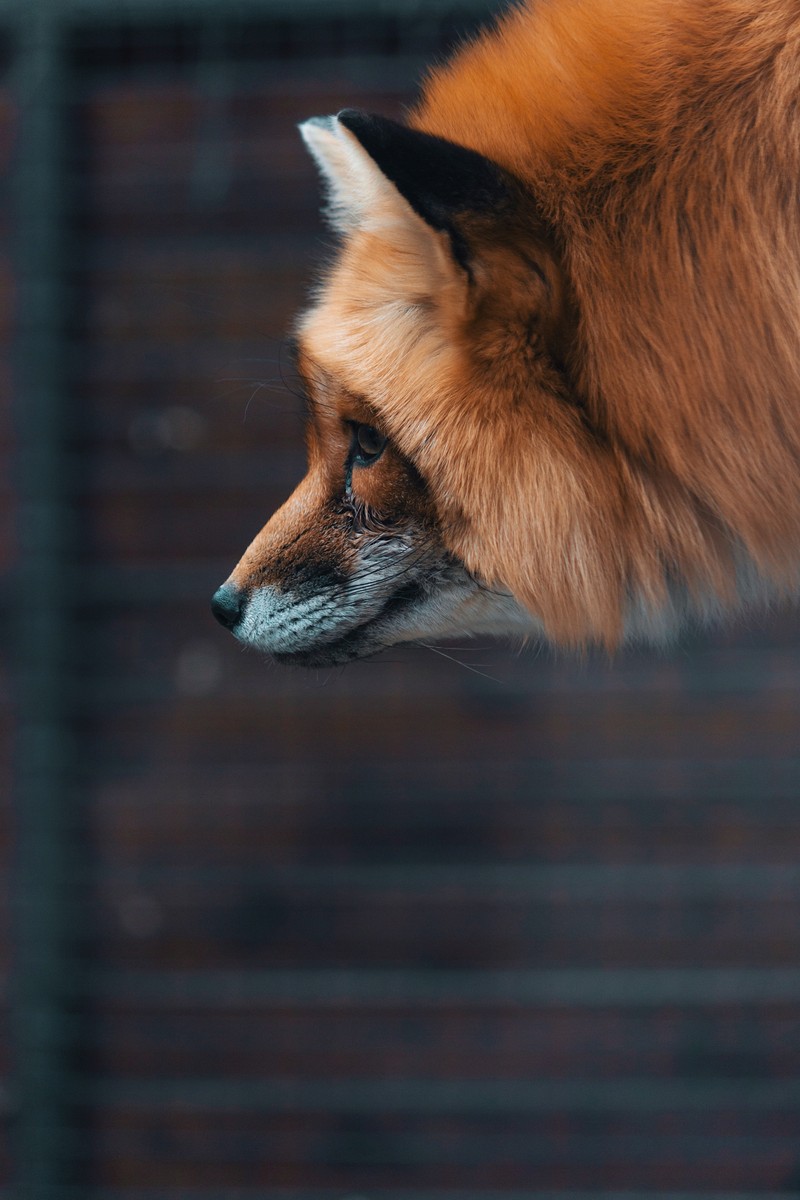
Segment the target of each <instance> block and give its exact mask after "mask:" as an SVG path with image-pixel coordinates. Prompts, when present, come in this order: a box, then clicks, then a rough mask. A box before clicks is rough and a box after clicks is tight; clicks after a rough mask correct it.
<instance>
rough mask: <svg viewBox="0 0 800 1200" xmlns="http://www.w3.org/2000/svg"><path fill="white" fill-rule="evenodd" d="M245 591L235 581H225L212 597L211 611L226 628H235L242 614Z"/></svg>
mask: <svg viewBox="0 0 800 1200" xmlns="http://www.w3.org/2000/svg"><path fill="white" fill-rule="evenodd" d="M243 600H244V592H242V591H241V590H240V589H239V588H237V586H236V584H234V583H223V585H222V587H221V588H217V590H216V591H215V592H214V595H213V596H212V597H211V611H212V612H213V614H214V616H215V617H216V618H217V620H218V621H219V623H220V625H224V626H225V628H226V629H233V627H234V625H236V623H237V622H238V620H239V618H240V617H241V615H242V601H243Z"/></svg>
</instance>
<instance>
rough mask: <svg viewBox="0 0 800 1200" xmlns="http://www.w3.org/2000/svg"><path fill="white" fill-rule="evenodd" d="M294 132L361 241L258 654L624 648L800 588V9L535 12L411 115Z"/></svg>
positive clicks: (257, 600)
mask: <svg viewBox="0 0 800 1200" xmlns="http://www.w3.org/2000/svg"><path fill="white" fill-rule="evenodd" d="M300 133H301V135H302V137H303V139H304V141H305V143H306V145H307V147H308V149H309V151H310V153H311V156H312V157H313V159H314V161H315V162H316V164H317V167H318V168H319V172H320V175H321V178H322V182H323V186H324V189H325V193H326V198H327V204H326V215H327V220H328V222H329V224H330V226H331V228H332V230H333V231H334V236H335V239H336V245H335V251H334V254H333V258H332V261H330V262H329V263H328V264H327V265H326V266H325V267H324V268H323V270H322V274H321V278H320V279H319V281H318V283H317V285H316V287H315V289H314V292H313V294H312V297H311V300H310V303H309V305H308V307H307V308H306V309H305V310H304V311H303V312H302V313H301V314H300V316H299V318H298V319H297V322H296V325H295V327H294V330H293V341H292V348H293V355H294V358H295V362H296V368H297V373H298V376H299V379H300V380H301V381H302V387H303V390H304V394H305V398H306V403H307V410H308V412H307V432H306V442H307V459H308V473H307V474H306V476H305V478H304V479H303V480H302V482H301V483H300V484H299V486H298V487H297V489H296V490H295V492H294V493H293V495H292V496H291V497H290V498H289V499H288V500H287V501H286V503H285V504H284V505H283V506H282V507H281V508H280V509H279V510H278V511H277V512H276V513H275V514H274V515H273V516H272V518H271V519H270V520H269V521H268V522H267V524H266V525H265V526H264V528H263V529H262V530H261V532H260V533H258V535H257V536H256V537H255V539H254V541H253V542H252V544H251V545H250V546H249V547H248V548H247V549H246V550H245V553H244V555H243V557H242V558H241V560H240V561H239V563H238V565H237V566H236V567H235V569H234V570H233V572H232V574H231V576H230V578H229V579H228V580H227V581H226V582H225V583H224V584H223V585H222V586H221V587H220V588H219V589H218V591H217V592H216V593H215V595H214V598H213V602H212V607H213V611H214V614H215V616H216V617H217V618H218V620H219V621H220V622H221V623H222V624H223V625H224V626H225V627H226V628H227V629H229V630H230V631H231V632H232V633H233V635H234V636H235V637H236V638H237V639H238V640H239V641H240V642H241V643H243V644H245V645H249V646H252V647H255V648H258V649H260V650H262V651H266V652H267V653H268V654H269V655H271V656H272V657H273V658H274V659H276V660H278V661H280V662H287V663H296V664H300V665H306V666H327V665H333V664H338V663H344V662H348V661H350V660H353V659H357V658H361V657H364V656H367V655H372V654H375V653H377V652H378V651H381V650H383V649H385V648H387V647H389V646H394V645H396V644H398V643H403V642H423V643H425V642H429V641H432V640H434V639H447V638H451V637H459V638H462V637H473V636H499V637H510V638H519V639H521V640H522V641H523V642H524V641H526V640H528V639H536V640H543V641H545V642H549V643H550V644H552V645H553V646H555V647H558V648H564V649H565V650H568V651H569V650H572V649H575V650H578V651H579V652H580V651H583V650H585V649H587V648H589V647H592V646H596V647H600V648H605V649H606V650H607V651H610V652H613V651H615V650H616V649H617V648H618V647H619V646H621V645H624V644H628V643H632V642H633V643H645V644H653V645H663V644H665V643H667V644H668V643H669V642H670V641H671V640H674V639H675V638H676V637H678V636H679V634H680V633H681V631H682V630H683V629H685V628H686V626H687V625H691V624H693V623H699V624H700V625H701V626H704V625H708V624H712V623H714V622H717V621H720V620H723V619H726V618H730V617H733V616H735V615H736V614H739V613H742V612H746V611H750V610H752V609H755V608H761V609H763V608H765V607H769V606H772V605H774V604H776V603H783V602H786V601H791V600H793V599H794V598H795V597H796V595H797V591H798V582H799V581H800V473H799V472H798V466H799V465H800V422H798V403H799V402H800V205H799V201H800V193H799V192H798V184H799V183H800V6H798V4H797V2H796V0H523V2H522V3H518V4H516V5H514V6H512V7H511V8H510V9H508V10H507V11H506V12H505V13H504V14H502V15H501V16H500V17H498V18H497V19H496V20H495V21H494V23H493V24H491V25H490V26H489V27H488V28H487V29H485V30H484V31H483V32H482V33H481V34H480V35H479V36H477V37H476V38H474V39H473V40H471V41H468V42H466V43H464V44H463V45H461V46H460V47H459V48H458V49H457V50H456V51H455V53H454V54H453V55H452V56H451V57H450V58H449V59H447V60H446V61H444V62H443V63H441V64H439V65H436V66H435V67H434V68H433V69H431V70H430V71H429V73H428V74H427V76H426V77H425V79H424V80H423V83H422V87H421V91H420V94H419V98H418V99H417V101H416V102H415V103H414V104H413V106H412V107H411V108H410V109H409V110H408V111H407V112H406V113H405V115H404V117H403V119H402V120H401V121H395V120H393V119H390V118H388V117H385V116H381V115H378V114H374V113H367V112H364V111H361V110H357V109H344V110H342V111H341V112H339V113H338V114H337V115H334V116H324V117H317V118H312V119H310V120H308V121H306V122H304V123H303V124H302V125H301V126H300Z"/></svg>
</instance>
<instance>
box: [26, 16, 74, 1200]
mask: <svg viewBox="0 0 800 1200" xmlns="http://www.w3.org/2000/svg"><path fill="white" fill-rule="evenodd" d="M16 34H17V37H16V64H15V68H14V72H13V83H14V101H15V104H16V107H17V112H18V137H17V146H16V161H15V163H14V197H13V200H14V208H13V217H12V220H13V226H12V228H13V236H12V252H13V255H14V271H15V276H16V283H17V297H18V305H17V314H16V315H17V326H16V330H15V341H16V347H17V351H16V360H15V379H14V387H15V409H16V412H15V417H16V434H17V439H18V450H19V453H18V460H17V461H18V468H17V478H16V481H15V483H16V489H17V503H18V524H17V534H18V548H19V555H20V563H21V566H20V570H19V572H18V573H17V575H16V577H15V580H14V585H13V586H14V595H13V596H12V608H13V611H14V612H15V613H16V617H17V622H16V637H15V648H16V652H17V654H16V657H17V662H16V666H17V684H18V692H17V694H18V698H19V708H18V738H17V745H16V780H17V795H16V798H15V800H16V803H15V810H16V811H15V819H16V829H15V833H16V845H17V852H16V862H15V867H16V879H15V889H14V891H15V906H16V907H15V914H14V942H15V945H14V953H15V961H14V969H15V977H16V984H15V989H14V995H13V999H12V1002H13V1005H14V1013H13V1024H12V1027H13V1030H14V1057H15V1068H16V1088H15V1096H14V1100H15V1107H16V1109H17V1112H16V1117H17V1120H16V1123H15V1133H16V1145H15V1147H14V1149H13V1157H14V1160H15V1164H16V1172H17V1180H16V1184H17V1194H18V1195H19V1196H24V1197H25V1198H26V1200H44V1198H45V1197H47V1200H54V1198H57V1197H58V1196H59V1195H60V1194H61V1189H62V1187H63V1186H64V1185H65V1184H67V1183H68V1182H70V1181H71V1180H70V1177H71V1171H72V1165H73V1161H74V1159H73V1154H72V1147H71V1145H70V1134H69V1126H70V1121H69V1112H68V1107H67V1105H68V1102H69V1100H68V1092H69V1089H68V1086H67V1080H66V1068H67V1059H68V1054H69V1046H70V1030H69V1026H68V1022H69V1004H70V992H71V991H72V989H73V987H74V981H73V980H71V979H70V970H71V969H72V968H73V965H74V960H73V958H72V955H71V953H70V949H71V948H70V942H71V937H72V925H73V920H74V901H75V898H74V895H73V894H72V888H71V882H70V867H71V865H72V855H71V841H72V836H71V830H72V827H73V821H72V819H71V814H70V801H71V799H73V798H74V797H71V795H70V787H71V784H72V786H73V787H74V783H72V781H73V778H74V777H73V770H72V768H73V765H74V753H73V745H72V738H71V732H70V695H69V689H68V682H67V673H68V662H67V659H68V654H69V651H70V648H71V636H70V635H71V630H70V600H69V580H68V574H67V572H68V566H69V561H68V554H69V547H70V542H71V540H72V539H71V530H70V526H71V511H70V506H71V496H70V488H69V481H68V478H67V467H66V462H67V459H66V455H65V420H66V406H65V374H66V371H65V366H66V355H65V334H64V329H65V312H66V306H65V295H64V291H65V283H64V266H65V263H64V249H65V248H64V233H65V229H64V217H65V211H64V208H65V195H66V193H67V187H66V184H67V179H66V174H65V161H64V160H65V147H64V134H65V128H64V110H65V85H66V82H67V80H66V78H65V76H66V70H67V64H66V62H65V61H64V56H63V47H62V36H61V29H60V23H59V18H58V5H57V4H55V3H52V0H35V3H31V4H29V5H26V6H24V7H23V6H20V7H19V10H18V16H17V28H16ZM71 907H72V912H73V918H72V920H71V915H70V909H71Z"/></svg>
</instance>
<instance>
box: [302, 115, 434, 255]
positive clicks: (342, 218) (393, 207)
mask: <svg viewBox="0 0 800 1200" xmlns="http://www.w3.org/2000/svg"><path fill="white" fill-rule="evenodd" d="M300 133H301V135H302V138H303V141H304V142H305V144H306V145H307V146H308V149H309V150H310V152H311V155H312V157H313V159H314V161H315V162H316V164H317V166H318V167H319V169H320V171H321V172H322V177H323V179H324V180H325V183H326V185H327V189H328V212H327V215H328V217H329V219H330V221H331V224H332V225H333V226H334V228H335V229H338V230H339V231H340V232H342V233H346V232H347V231H348V230H352V229H356V228H362V229H363V228H365V227H367V226H369V227H371V228H378V227H381V226H383V227H385V226H387V225H392V224H397V223H398V222H400V223H402V224H404V225H406V226H407V225H408V224H409V223H412V224H413V223H416V222H417V221H419V218H418V217H417V215H416V213H415V212H414V210H413V209H412V208H411V205H410V204H408V203H407V201H406V200H404V199H403V197H402V196H401V195H400V193H399V192H398V190H397V188H396V187H395V186H394V184H393V183H391V182H390V180H388V179H387V178H386V176H385V175H384V174H383V172H382V171H381V169H380V167H378V166H377V164H376V163H375V162H374V160H373V159H372V158H371V157H370V156H369V154H367V152H366V150H365V149H364V147H363V146H362V145H361V143H360V142H359V140H358V138H357V137H355V135H354V134H352V133H351V132H350V130H349V129H346V128H345V127H344V125H342V124H341V123H340V122H339V120H338V118H337V117H312V119H311V120H310V121H304V122H303V124H302V125H301V126H300Z"/></svg>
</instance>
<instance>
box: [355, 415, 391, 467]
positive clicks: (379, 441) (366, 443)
mask: <svg viewBox="0 0 800 1200" xmlns="http://www.w3.org/2000/svg"><path fill="white" fill-rule="evenodd" d="M354 438H355V451H356V456H355V461H356V463H358V465H359V466H361V467H367V466H369V464H370V463H373V462H375V459H376V458H380V456H381V454H382V453H383V451H384V448H385V446H386V442H387V438H386V437H384V435H383V434H382V433H380V432H379V431H378V430H377V429H374V428H373V427H372V425H356V427H355V430H354Z"/></svg>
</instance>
